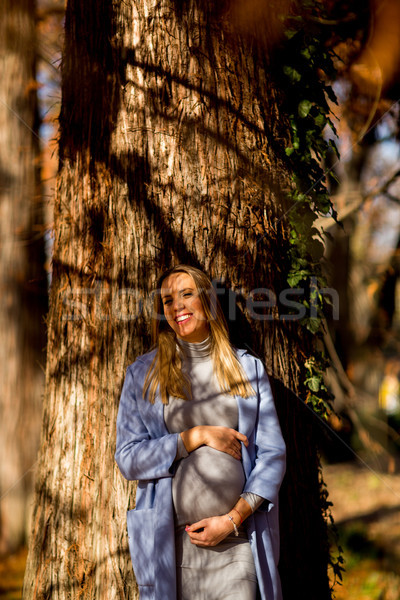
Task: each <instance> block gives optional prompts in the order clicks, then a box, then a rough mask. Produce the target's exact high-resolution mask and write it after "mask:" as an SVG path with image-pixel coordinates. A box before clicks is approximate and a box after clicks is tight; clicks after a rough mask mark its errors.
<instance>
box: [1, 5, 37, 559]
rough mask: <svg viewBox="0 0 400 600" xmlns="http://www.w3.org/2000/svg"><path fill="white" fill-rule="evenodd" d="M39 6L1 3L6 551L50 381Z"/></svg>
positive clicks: (15, 530)
mask: <svg viewBox="0 0 400 600" xmlns="http://www.w3.org/2000/svg"><path fill="white" fill-rule="evenodd" d="M34 11H35V4H34V2H33V1H31V0H16V1H15V2H9V1H8V0H2V2H1V14H2V18H1V23H0V56H1V61H0V81H1V84H2V85H1V94H0V131H1V138H0V297H1V302H0V338H1V341H2V343H1V347H0V378H1V393H0V411H1V413H0V414H1V417H0V455H1V457H2V460H1V464H0V553H6V552H11V551H13V550H15V549H16V548H18V547H19V546H20V545H21V544H22V543H23V542H24V540H25V534H26V529H27V528H28V529H29V527H28V520H29V515H30V512H31V510H30V509H31V505H32V490H33V484H32V473H31V470H32V467H33V466H34V463H35V459H36V453H37V447H38V442H39V433H40V421H41V401H42V393H43V383H44V376H43V370H44V361H45V358H44V346H45V335H44V315H45V313H46V310H47V292H46V289H47V277H46V273H45V271H44V262H45V257H44V242H43V206H42V198H41V194H40V189H39V185H38V178H37V174H38V139H37V125H38V119H37V104H36V83H35V44H36V41H35V21H34V14H35V12H34Z"/></svg>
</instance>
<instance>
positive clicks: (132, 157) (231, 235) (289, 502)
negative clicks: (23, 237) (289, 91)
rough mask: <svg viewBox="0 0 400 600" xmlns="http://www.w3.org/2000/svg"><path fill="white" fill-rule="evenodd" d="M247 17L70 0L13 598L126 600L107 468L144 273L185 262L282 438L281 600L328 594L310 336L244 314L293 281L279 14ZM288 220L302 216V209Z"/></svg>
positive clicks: (142, 316)
mask: <svg viewBox="0 0 400 600" xmlns="http://www.w3.org/2000/svg"><path fill="white" fill-rule="evenodd" d="M267 4H268V5H272V4H273V3H267ZM267 4H265V5H264V6H265V7H267ZM256 5H257V3H249V7H250V6H252V7H253V8H254V9H255V8H256ZM231 8H232V10H230V9H231ZM272 8H273V9H274V10H276V8H277V7H275V6H273V7H272ZM271 10H272V9H271ZM255 14H256V15H261V16H262V19H261V18H253V19H250V20H248V21H246V23H245V24H244V25H243V23H242V22H241V21H240V20H239V17H238V16H237V13H236V12H235V11H234V10H233V7H230V5H229V4H227V3H213V2H205V1H204V2H202V1H201V0H191V1H190V2H187V3H180V2H177V1H174V0H163V1H161V2H158V3H154V2H150V1H148V0H135V1H132V2H126V1H124V2H122V1H120V0H118V1H114V2H111V1H109V0H103V1H101V2H98V1H96V2H94V1H93V0H90V1H88V2H85V3H84V4H82V3H81V2H79V1H77V0H70V1H69V3H68V6H67V13H66V27H65V34H66V42H65V51H64V58H63V67H62V69H63V83H62V93H63V99H62V110H61V115H60V126H61V138H60V165H59V173H58V180H57V190H56V199H55V218H54V235H55V239H54V253H53V274H52V286H51V305H50V313H49V318H48V324H49V329H48V337H49V341H48V361H47V369H46V394H45V406H44V418H43V430H42V444H41V450H40V455H39V466H38V470H37V482H36V502H35V512H34V518H33V533H32V537H31V541H30V550H29V557H28V565H27V570H26V576H25V586H24V598H25V599H26V600H28V599H33V598H44V597H50V596H51V598H52V599H57V598H60V599H61V598H67V597H68V598H70V597H71V594H72V595H81V596H84V597H85V598H93V599H96V600H98V599H99V598H107V599H109V598H117V597H118V598H135V597H137V592H136V588H135V584H134V578H133V574H132V569H131V564H130V560H129V556H128V550H127V539H126V533H125V512H126V510H127V509H128V508H129V507H132V506H133V503H134V491H135V486H134V484H131V483H129V484H128V483H127V482H125V481H124V480H123V478H122V477H121V475H120V474H119V472H118V470H117V469H116V467H115V463H114V458H113V454H114V443H115V420H116V412H117V408H118V399H119V394H120V390H121V385H122V381H123V377H124V372H125V368H126V366H127V364H128V363H129V362H131V361H132V360H133V359H134V358H135V357H136V356H137V355H138V354H141V353H142V352H144V351H145V350H147V349H148V347H149V336H148V326H147V320H146V317H147V316H148V312H149V310H148V307H149V304H148V300H149V295H150V292H151V290H152V287H153V285H154V282H155V278H156V275H157V274H158V273H159V271H160V270H162V269H163V268H165V267H168V266H169V265H171V264H173V263H175V262H178V261H179V262H190V263H191V264H193V265H196V266H200V267H201V268H205V269H206V270H207V271H208V272H209V273H210V274H211V276H214V277H216V276H219V277H221V276H222V278H223V284H224V286H225V287H227V288H231V289H233V290H235V291H236V292H237V294H238V305H237V307H236V308H235V306H233V305H232V306H231V313H235V310H236V316H235V314H231V320H232V321H233V324H235V323H236V324H237V322H238V319H239V317H241V318H242V319H243V321H244V323H246V324H247V330H248V332H249V333H250V337H247V338H246V339H245V340H244V343H245V344H248V347H249V349H250V350H251V351H253V352H255V353H256V354H258V355H259V356H261V357H262V358H264V359H265V361H266V365H267V369H268V371H269V373H270V375H271V379H272V382H273V384H274V387H275V398H276V403H277V407H278V410H279V413H280V417H281V421H282V427H283V430H284V434H285V437H286V440H287V443H288V474H287V477H286V482H285V485H284V487H283V490H282V505H281V510H282V560H281V573H282V581H283V588H284V594H285V597H286V598H292V597H295V596H296V595H297V593H298V590H299V589H304V590H307V596H308V598H310V600H312V599H315V600H323V599H324V598H330V595H331V594H330V589H329V582H328V576H327V565H328V562H329V548H328V541H327V531H326V523H325V521H324V518H323V510H324V507H326V505H325V496H324V493H321V488H320V480H319V461H318V455H317V450H316V443H315V431H314V427H315V423H314V418H313V416H312V412H310V411H309V410H307V407H306V406H305V404H304V403H303V402H302V401H301V400H299V398H298V397H297V396H296V394H299V393H300V394H302V393H303V392H304V380H305V378H306V369H305V367H304V365H305V364H308V366H309V367H310V364H311V363H310V362H309V361H308V359H310V357H311V356H312V355H313V352H314V349H313V336H312V335H311V333H310V332H309V331H308V330H306V329H303V328H302V327H301V326H300V325H299V323H298V322H297V321H296V320H293V319H291V318H290V315H288V310H287V307H285V306H284V305H282V304H281V305H279V303H274V302H271V297H269V298H267V300H269V302H265V300H266V293H265V292H264V293H262V292H260V293H259V295H258V296H256V299H261V300H264V304H263V305H261V307H260V310H259V311H258V312H259V313H260V314H259V316H258V317H256V316H254V314H251V311H249V307H248V306H246V297H247V296H248V295H249V293H250V292H251V291H252V290H255V289H256V288H258V289H259V288H268V290H271V291H272V293H274V294H276V297H278V296H279V293H280V292H281V291H282V290H284V289H286V288H287V287H288V283H287V278H288V276H289V273H290V272H292V276H293V260H294V259H293V256H294V254H293V252H294V249H295V248H296V244H294V243H290V241H289V235H290V231H291V225H292V223H289V221H288V218H287V211H288V210H289V208H292V206H293V205H292V204H291V203H290V200H288V194H289V192H293V179H292V174H293V164H294V163H293V162H290V161H288V156H287V153H285V148H286V147H290V146H291V143H292V141H293V127H292V126H291V125H290V122H289V121H290V119H289V104H288V103H287V96H285V95H284V94H283V87H284V84H283V81H284V75H285V74H284V73H283V74H282V72H281V71H280V70H279V68H278V67H279V64H280V63H279V61H275V60H274V52H273V50H272V48H271V47H270V46H269V45H268V43H267V42H268V40H271V39H272V40H276V39H277V37H279V35H278V33H279V32H278V33H277V29H276V27H275V25H276V24H277V23H280V22H281V21H280V19H279V15H278V17H277V18H276V19H275V18H272V17H271V18H269V17H270V16H271V15H272V14H275V13H274V12H269V11H268V10H267V9H266V10H265V11H261V13H259V12H256V13H255ZM287 73H289V75H291V76H294V71H293V70H292V71H287ZM294 77H295V76H294ZM309 91H310V93H312V91H313V89H312V88H310V89H309ZM318 93H319V99H320V100H321V97H323V95H324V94H323V90H322V89H320V90H319V92H318ZM312 99H313V98H312ZM299 100H300V99H299ZM305 108H306V105H303V106H302V109H301V110H302V114H303V116H304V117H306V116H307V114H308V112H307V113H305ZM319 122H321V119H320V120H319ZM321 127H322V125H321V124H320V128H321ZM293 160H294V159H293ZM313 165H314V163H313ZM314 168H315V169H316V167H315V165H314ZM315 172H317V171H315ZM321 193H322V192H321ZM298 202H300V199H299V200H298ZM297 210H298V215H299V218H300V219H301V217H302V216H303V217H304V222H306V223H309V222H310V219H311V212H310V208H309V206H308V204H306V203H305V201H304V199H303V200H302V204H301V206H300V207H298V208H297ZM311 220H312V219H311ZM305 235H306V234H305V233H303V236H305ZM303 239H305V238H303ZM292 242H293V239H292ZM303 250H304V252H306V250H305V249H304V248H303ZM316 253H317V254H318V251H316ZM300 260H303V261H305V260H306V258H304V257H303V258H301V257H299V258H298V262H297V263H296V264H297V267H296V268H298V265H299V264H300V262H299V261H300ZM313 260H314V261H315V260H316V259H313ZM296 273H297V272H296ZM297 276H298V277H300V280H301V279H302V277H303V275H302V274H300V275H298V273H297ZM260 315H261V316H260ZM285 315H286V317H285ZM259 317H260V318H259ZM261 317H262V318H261ZM242 343H243V341H242ZM307 361H308V363H307ZM311 379H312V382H313V385H314V383H315V377H311Z"/></svg>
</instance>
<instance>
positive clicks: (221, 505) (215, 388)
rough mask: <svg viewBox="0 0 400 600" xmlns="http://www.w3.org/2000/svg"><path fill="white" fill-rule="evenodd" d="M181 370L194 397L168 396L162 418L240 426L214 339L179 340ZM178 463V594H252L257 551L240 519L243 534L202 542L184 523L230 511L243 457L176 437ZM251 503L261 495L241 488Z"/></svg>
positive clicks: (207, 597)
mask: <svg viewBox="0 0 400 600" xmlns="http://www.w3.org/2000/svg"><path fill="white" fill-rule="evenodd" d="M179 346H180V349H181V352H182V370H183V371H184V372H185V373H186V374H187V375H188V376H189V378H190V381H191V386H192V399H191V400H183V399H181V398H174V397H170V399H169V404H168V405H167V406H165V407H164V419H165V424H166V426H167V429H168V431H169V432H170V433H179V432H181V431H184V430H185V429H189V428H191V427H195V426H196V425H221V426H225V427H232V428H234V429H237V426H238V409H237V403H236V400H235V398H234V397H233V396H231V395H229V394H224V393H223V392H221V389H220V386H219V383H218V381H217V379H216V377H215V375H214V373H213V365H212V361H211V356H210V342H209V340H208V339H207V340H205V341H204V342H200V343H198V344H189V343H188V342H182V341H180V342H179ZM177 459H178V464H177V468H176V472H175V475H174V478H173V480H172V496H173V504H174V510H175V540H176V567H177V598H178V600H222V599H225V598H226V599H230V600H254V599H255V598H256V592H257V579H256V573H255V567H254V560H253V555H252V552H251V549H250V544H249V541H248V539H247V535H246V531H245V528H244V526H243V525H242V526H241V527H240V528H239V536H238V537H236V536H235V535H234V534H231V535H229V536H228V537H227V538H225V539H224V540H223V541H222V542H220V543H219V544H218V545H217V546H214V547H212V548H200V547H198V546H195V545H193V544H192V543H191V542H190V538H189V536H188V534H187V533H186V532H185V525H187V524H191V523H195V522H196V521H199V520H201V519H204V518H206V517H211V516H216V515H222V514H226V513H227V512H229V510H231V509H232V507H233V506H234V505H235V504H236V502H237V500H238V498H239V496H240V495H241V493H242V490H243V487H244V483H245V477H244V471H243V467H242V463H241V461H239V460H237V459H235V458H233V457H232V456H230V455H228V454H226V453H225V452H220V451H218V450H215V449H214V448H210V447H209V446H201V447H200V448H197V449H196V450H194V451H193V452H191V453H190V454H188V453H187V452H186V449H185V446H184V444H183V442H182V440H181V438H179V439H178V455H177ZM243 496H244V497H245V498H246V500H247V501H248V502H249V504H250V505H251V506H252V508H253V509H254V508H256V507H257V506H258V505H259V504H260V503H261V502H262V500H263V499H262V498H260V497H259V496H255V495H254V494H243Z"/></svg>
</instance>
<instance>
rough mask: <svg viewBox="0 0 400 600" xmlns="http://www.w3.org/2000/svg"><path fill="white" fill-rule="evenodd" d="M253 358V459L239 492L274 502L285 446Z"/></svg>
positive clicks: (263, 377) (262, 375) (269, 395)
mask: <svg viewBox="0 0 400 600" xmlns="http://www.w3.org/2000/svg"><path fill="white" fill-rule="evenodd" d="M255 360H256V369H257V390H256V391H257V394H258V416H257V422H256V426H255V432H254V443H255V463H254V466H253V469H252V471H251V472H250V475H249V477H248V479H247V481H246V484H245V487H244V490H243V492H251V493H253V494H257V495H258V496H262V497H263V498H265V499H266V500H268V501H269V503H270V505H269V508H271V507H272V506H273V505H277V503H278V494H279V488H280V485H281V483H282V479H283V476H284V474H285V468H286V446H285V442H284V440H283V437H282V433H281V428H280V425H279V421H278V416H277V414H276V410H275V404H274V399H273V397H272V391H271V386H270V383H269V379H268V375H267V373H266V372H265V369H264V366H263V364H262V362H261V361H260V360H258V359H255Z"/></svg>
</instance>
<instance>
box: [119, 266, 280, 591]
mask: <svg viewBox="0 0 400 600" xmlns="http://www.w3.org/2000/svg"><path fill="white" fill-rule="evenodd" d="M152 335H153V343H154V349H153V350H152V351H151V352H149V353H148V354H144V355H143V356H141V357H139V358H138V359H137V360H136V361H135V362H134V363H133V364H132V365H130V366H129V367H128V370H127V375H126V379H125V383H124V387H123V390H122V395H121V401H120V406H119V412H118V420H117V450H116V455H115V456H116V461H117V463H118V465H119V468H120V470H121V473H122V474H123V475H124V477H126V478H127V479H129V480H138V488H137V493H136V508H135V509H134V510H130V511H128V534H129V546H130V552H131V557H132V562H133V568H134V572H135V576H136V580H137V583H138V585H139V591H140V600H147V599H149V600H150V599H152V600H174V599H175V598H177V599H178V600H221V599H230V600H235V599H237V600H256V598H261V599H262V600H279V599H280V598H281V588H280V581H279V574H278V570H277V562H278V555H279V529H278V492H279V487H280V484H281V481H282V478H283V475H284V470H285V444H284V441H283V438H282V435H281V431H280V427H279V422H278V419H277V415H276V411H275V406H274V401H273V398H272V394H271V388H270V384H269V381H268V377H267V375H266V373H265V370H264V367H263V365H262V363H261V361H260V360H258V359H257V358H254V357H253V356H251V355H250V354H248V353H247V352H246V351H245V350H237V349H235V348H233V347H232V346H231V344H230V342H229V338H228V330H227V325H226V322H225V319H224V316H223V313H222V310H221V308H220V305H219V302H218V299H217V296H216V293H215V291H214V289H213V286H212V284H211V281H210V279H209V278H208V277H207V276H206V275H205V274H204V273H203V272H202V271H200V270H199V269H196V268H194V267H190V266H187V265H178V266H176V267H174V268H173V269H170V270H169V271H167V272H166V273H164V274H163V275H162V276H161V277H160V279H159V282H158V285H157V291H156V294H155V299H154V315H153V323H152Z"/></svg>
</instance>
